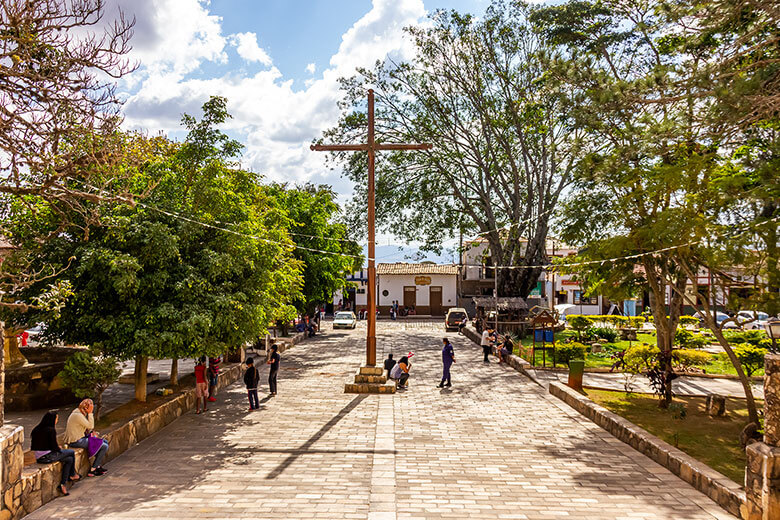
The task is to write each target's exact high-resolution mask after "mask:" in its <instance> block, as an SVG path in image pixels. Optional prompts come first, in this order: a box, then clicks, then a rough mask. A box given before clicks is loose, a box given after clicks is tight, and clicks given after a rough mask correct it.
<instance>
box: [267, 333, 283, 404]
mask: <svg viewBox="0 0 780 520" xmlns="http://www.w3.org/2000/svg"><path fill="white" fill-rule="evenodd" d="M281 361H282V356H280V355H279V347H277V346H276V345H271V358H270V359H269V360H268V364H269V365H271V369H270V370H269V371H268V389H269V391H270V392H271V395H276V376H277V375H278V374H279V363H280V362H281Z"/></svg>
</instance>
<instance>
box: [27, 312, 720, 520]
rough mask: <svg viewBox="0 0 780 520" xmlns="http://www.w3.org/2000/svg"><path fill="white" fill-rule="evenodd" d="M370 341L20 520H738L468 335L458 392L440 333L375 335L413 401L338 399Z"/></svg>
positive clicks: (168, 433) (292, 363) (226, 406)
mask: <svg viewBox="0 0 780 520" xmlns="http://www.w3.org/2000/svg"><path fill="white" fill-rule="evenodd" d="M364 333H365V332H364V329H363V328H362V327H359V328H358V329H357V330H355V331H328V330H326V331H325V334H324V335H321V336H319V337H318V338H315V339H314V340H309V341H308V342H306V343H304V344H302V345H299V346H297V347H295V348H294V349H292V350H290V351H288V352H286V353H285V354H284V355H283V359H282V370H281V372H280V376H279V395H278V396H277V397H275V398H269V397H266V398H264V399H262V401H261V402H262V409H261V411H259V412H254V413H249V412H248V411H247V408H248V405H247V403H246V397H245V394H244V392H243V391H242V387H241V386H240V384H238V383H237V384H235V385H234V386H233V387H231V388H230V389H228V390H227V391H225V392H223V393H222V395H221V396H220V402H218V403H215V404H216V406H214V407H213V408H211V409H210V410H209V412H208V413H207V414H206V415H205V416H197V415H194V414H188V415H186V416H184V417H182V418H180V419H179V420H177V421H176V422H174V423H173V424H172V425H170V426H168V427H167V428H166V429H164V430H163V431H161V432H160V433H158V434H157V435H155V436H153V437H151V438H150V439H147V440H145V441H143V442H142V443H141V444H139V445H138V446H137V447H135V448H133V449H132V450H130V451H128V452H127V453H125V454H124V455H122V456H121V457H119V458H118V459H117V460H114V461H112V462H111V464H110V465H109V469H110V472H109V473H108V474H107V475H106V476H104V477H100V478H95V479H90V480H89V481H87V482H84V483H80V484H78V485H76V486H75V487H74V488H73V490H72V491H71V496H70V497H67V498H58V499H56V500H54V501H53V502H50V503H49V504H47V505H46V506H44V507H43V508H41V509H39V510H38V511H36V512H35V513H33V514H32V515H30V516H29V517H28V518H30V519H50V518H83V519H91V520H92V519H94V520H104V519H118V518H122V519H131V518H133V519H136V518H137V519H145V518H154V519H168V520H173V519H188V520H191V519H200V518H217V519H228V518H230V519H233V518H254V519H277V518H278V519H315V518H332V519H345V518H354V519H365V520H394V519H398V520H412V519H466V518H473V519H483V518H484V519H524V518H528V519H560V518H571V519H623V518H625V519H634V520H636V519H664V518H669V519H671V518H674V519H678V520H689V519H691V520H692V519H713V518H733V517H731V516H730V515H728V514H726V513H725V512H724V511H723V510H722V509H720V508H719V507H718V506H717V505H716V504H715V503H714V502H712V501H710V500H709V499H708V498H706V497H705V496H704V495H702V494H701V493H699V492H698V491H696V490H694V489H693V488H692V487H690V486H689V485H688V484H686V483H685V482H683V481H682V480H680V479H678V478H677V477H675V476H673V475H672V474H671V473H669V472H668V471H667V470H665V469H664V468H662V467H660V466H658V465H656V464H655V463H653V462H651V461H650V460H649V459H647V458H645V457H643V456H642V455H640V454H639V453H637V452H635V451H634V450H632V449H631V448H630V447H628V446H627V445H625V444H623V443H621V442H619V441H618V440H616V439H614V438H613V437H612V436H611V435H609V434H608V433H607V432H605V431H604V430H602V429H601V428H599V427H597V426H595V425H594V424H592V423H590V422H589V421H587V420H585V419H584V418H582V417H581V416H579V415H578V414H576V413H575V412H573V411H572V410H571V409H569V408H568V407H567V406H566V405H564V404H563V403H560V402H559V401H557V400H556V399H555V398H553V397H551V396H549V395H547V394H546V393H545V392H544V391H543V390H542V389H541V388H540V387H539V386H537V385H535V384H534V383H532V382H530V381H529V380H528V379H526V378H523V377H521V376H519V375H518V374H517V373H516V372H514V371H512V370H511V369H507V368H505V367H503V366H497V365H496V364H495V363H491V364H490V365H483V364H482V363H481V353H480V352H479V351H478V347H476V346H475V345H473V344H472V343H471V342H469V341H468V340H466V339H465V338H463V337H462V336H460V337H459V336H457V334H449V336H450V337H451V339H452V340H453V344H454V346H455V354H456V360H457V363H456V364H455V365H454V367H453V387H452V388H451V389H444V390H440V389H438V388H435V385H436V384H437V382H438V379H439V377H440V353H439V352H440V345H441V337H442V336H443V335H444V333H443V331H442V330H441V328H440V325H439V324H438V323H437V324H425V323H420V322H414V323H409V324H405V323H400V322H398V323H392V322H380V323H379V333H378V337H379V339H378V345H379V347H378V349H379V353H378V357H379V358H380V360H381V359H382V358H384V357H386V353H387V352H389V351H392V352H393V354H394V355H395V357H396V359H398V358H399V357H400V356H401V355H402V354H403V353H405V352H407V351H408V350H413V351H414V352H415V356H414V358H413V360H412V361H413V366H412V378H411V380H410V383H411V385H410V388H409V389H408V390H407V391H405V392H403V393H398V394H396V395H392V396H391V395H388V396H356V395H345V394H343V393H342V392H343V384H344V381H345V380H346V379H347V378H348V377H349V376H350V375H351V374H352V373H353V372H354V370H355V369H356V368H357V367H358V366H359V364H360V362H361V361H362V358H363V345H364ZM263 372H265V369H264V370H263ZM263 380H264V378H263ZM264 388H265V389H267V386H265V387H264Z"/></svg>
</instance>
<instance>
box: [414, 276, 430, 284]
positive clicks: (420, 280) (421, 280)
mask: <svg viewBox="0 0 780 520" xmlns="http://www.w3.org/2000/svg"><path fill="white" fill-rule="evenodd" d="M414 285H431V277H430V276H415V277H414Z"/></svg>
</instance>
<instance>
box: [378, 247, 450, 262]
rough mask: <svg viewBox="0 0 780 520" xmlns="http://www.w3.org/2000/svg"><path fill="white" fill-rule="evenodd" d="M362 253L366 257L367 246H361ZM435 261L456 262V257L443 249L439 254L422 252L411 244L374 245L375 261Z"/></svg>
mask: <svg viewBox="0 0 780 520" xmlns="http://www.w3.org/2000/svg"><path fill="white" fill-rule="evenodd" d="M363 254H364V255H365V256H366V258H367V257H368V247H367V246H364V247H363ZM426 260H427V261H429V262H436V263H437V264H451V263H453V262H457V258H456V257H454V256H453V253H452V252H450V251H443V252H442V254H441V255H435V254H432V253H424V252H422V251H420V250H419V249H417V248H416V247H411V246H402V245H387V246H377V247H376V261H377V263H382V264H386V263H392V262H408V263H411V264H414V263H418V262H422V261H426Z"/></svg>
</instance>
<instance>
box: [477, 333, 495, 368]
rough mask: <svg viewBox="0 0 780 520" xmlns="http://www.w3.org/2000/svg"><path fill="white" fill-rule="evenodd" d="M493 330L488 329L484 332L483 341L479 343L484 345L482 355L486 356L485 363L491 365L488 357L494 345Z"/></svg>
mask: <svg viewBox="0 0 780 520" xmlns="http://www.w3.org/2000/svg"><path fill="white" fill-rule="evenodd" d="M492 336H493V329H492V328H490V327H487V328H486V329H485V330H483V331H482V341H480V342H479V344H480V345H482V353H483V354H484V355H485V360H484V362H485V363H490V360H489V359H488V355H490V347H491V345H492V344H493V337H492Z"/></svg>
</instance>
